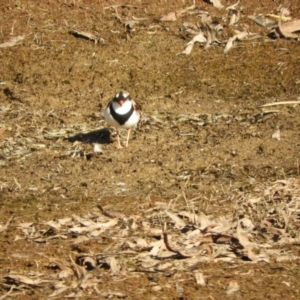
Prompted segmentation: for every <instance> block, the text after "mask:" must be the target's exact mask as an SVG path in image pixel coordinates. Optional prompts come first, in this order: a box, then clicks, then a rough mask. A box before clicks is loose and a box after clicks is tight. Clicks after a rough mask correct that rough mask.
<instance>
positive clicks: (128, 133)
mask: <svg viewBox="0 0 300 300" xmlns="http://www.w3.org/2000/svg"><path fill="white" fill-rule="evenodd" d="M130 132H131V128H128V129H127V141H126V144H125V147H128V141H129V136H130Z"/></svg>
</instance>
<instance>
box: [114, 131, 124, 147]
mask: <svg viewBox="0 0 300 300" xmlns="http://www.w3.org/2000/svg"><path fill="white" fill-rule="evenodd" d="M116 130H117V142H118V146H117V148H118V149H122V148H123V146H122V145H121V143H120V132H119V129H118V128H116Z"/></svg>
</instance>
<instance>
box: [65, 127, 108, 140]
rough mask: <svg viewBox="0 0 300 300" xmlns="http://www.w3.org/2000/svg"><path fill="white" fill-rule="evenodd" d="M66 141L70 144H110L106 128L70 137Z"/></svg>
mask: <svg viewBox="0 0 300 300" xmlns="http://www.w3.org/2000/svg"><path fill="white" fill-rule="evenodd" d="M67 140H68V141H69V142H71V143H74V142H81V143H87V144H93V143H97V144H110V143H112V142H111V140H110V131H109V130H108V129H107V128H103V129H99V130H94V131H90V132H87V133H78V134H76V135H73V136H70V137H68V138H67Z"/></svg>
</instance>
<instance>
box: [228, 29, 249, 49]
mask: <svg viewBox="0 0 300 300" xmlns="http://www.w3.org/2000/svg"><path fill="white" fill-rule="evenodd" d="M247 36H248V32H246V31H243V32H238V33H237V34H236V35H234V36H233V37H231V38H229V40H228V41H227V44H226V46H225V49H224V54H226V53H227V52H228V51H229V50H230V49H231V48H232V46H233V43H234V42H235V41H236V40H239V41H242V40H243V39H245V38H246V37H247Z"/></svg>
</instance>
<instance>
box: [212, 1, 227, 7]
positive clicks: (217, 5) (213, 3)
mask: <svg viewBox="0 0 300 300" xmlns="http://www.w3.org/2000/svg"><path fill="white" fill-rule="evenodd" d="M209 2H210V3H211V4H212V5H213V6H214V7H216V8H223V7H224V5H222V4H221V1H220V0H209Z"/></svg>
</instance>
